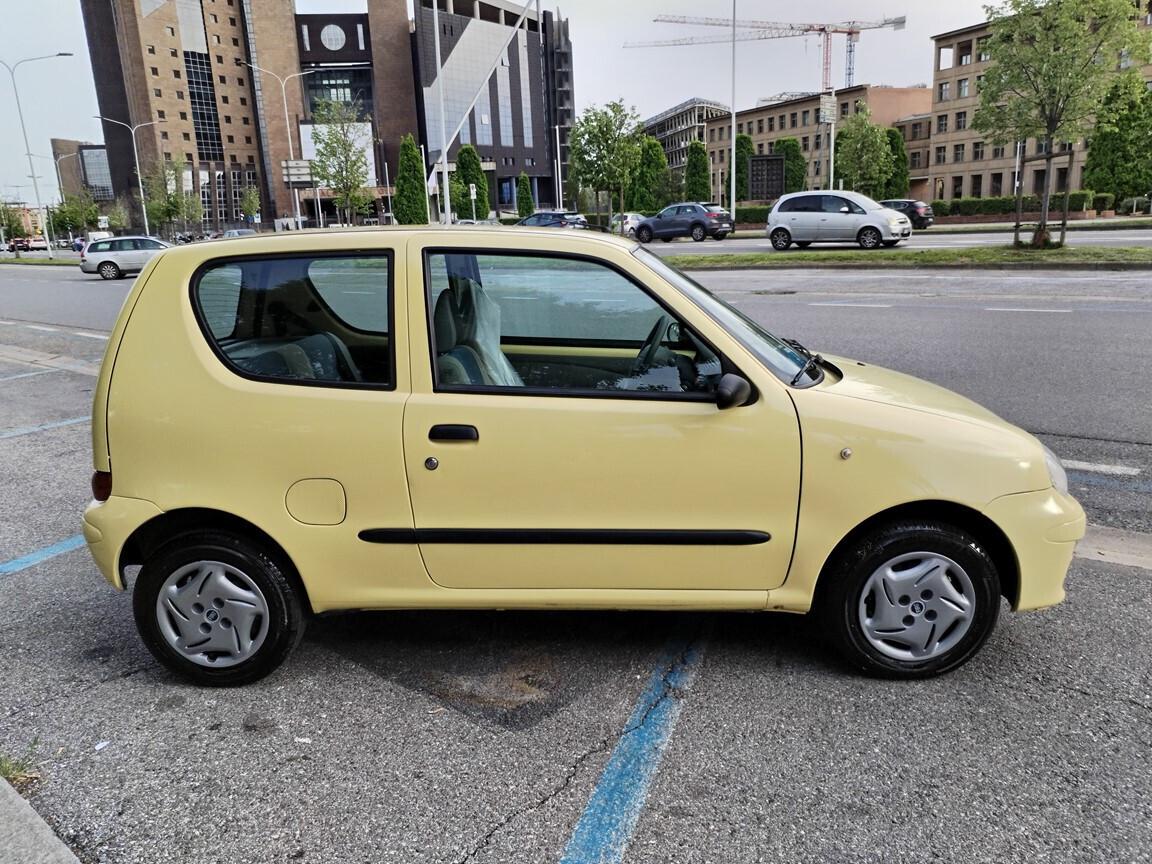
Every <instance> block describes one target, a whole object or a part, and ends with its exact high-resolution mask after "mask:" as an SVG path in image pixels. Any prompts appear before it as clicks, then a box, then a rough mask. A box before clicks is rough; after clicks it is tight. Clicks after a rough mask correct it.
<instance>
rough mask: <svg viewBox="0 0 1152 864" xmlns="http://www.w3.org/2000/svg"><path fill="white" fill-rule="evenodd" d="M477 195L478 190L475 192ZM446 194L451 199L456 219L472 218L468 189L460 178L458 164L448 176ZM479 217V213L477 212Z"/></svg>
mask: <svg viewBox="0 0 1152 864" xmlns="http://www.w3.org/2000/svg"><path fill="white" fill-rule="evenodd" d="M476 191H477V194H479V191H480V190H479V189H477V190H476ZM448 194H449V195H450V196H451V199H452V213H453V215H455V217H456V218H457V219H471V218H472V199H471V198H469V197H468V187H467V186H466V185H465V184H464V178H462V177H461V176H460V163H459V162H457V163H456V170H455V171H453V172H452V173H451V174H449V175H448ZM476 215H477V216H479V215H480V214H479V211H477V214H476Z"/></svg>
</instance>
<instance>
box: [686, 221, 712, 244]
mask: <svg viewBox="0 0 1152 864" xmlns="http://www.w3.org/2000/svg"><path fill="white" fill-rule="evenodd" d="M689 236H691V237H692V239H693V240H695V241H696V242H697V243H699V242H700V241H701V240H703V239H704V238H706V237H707V236H708V232H707V231H705V230H704V226H703V225H693V226H692V231H691V234H690V235H689Z"/></svg>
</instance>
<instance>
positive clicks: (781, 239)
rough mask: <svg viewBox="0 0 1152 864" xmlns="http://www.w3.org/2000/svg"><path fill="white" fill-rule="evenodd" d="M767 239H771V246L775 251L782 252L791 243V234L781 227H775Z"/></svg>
mask: <svg viewBox="0 0 1152 864" xmlns="http://www.w3.org/2000/svg"><path fill="white" fill-rule="evenodd" d="M768 239H769V240H771V241H772V248H773V249H775V250H776V251H777V252H783V251H785V250H786V249H787V248H788V247H789V246H791V245H792V235H791V234H789V233H788V232H787V231H785V230H784V229H783V228H777V229H776V230H775V231H773V232H772V233H771V235H769V237H768Z"/></svg>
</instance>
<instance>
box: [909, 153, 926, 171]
mask: <svg viewBox="0 0 1152 864" xmlns="http://www.w3.org/2000/svg"><path fill="white" fill-rule="evenodd" d="M923 155H924V154H923V152H922V151H920V150H913V151H912V152H911V153H909V154H908V167H909V168H920V167H922V166H921V164H920V162H921V157H923Z"/></svg>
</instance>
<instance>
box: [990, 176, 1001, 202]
mask: <svg viewBox="0 0 1152 864" xmlns="http://www.w3.org/2000/svg"><path fill="white" fill-rule="evenodd" d="M988 181H989V182H988V194H989V195H991V196H992V197H993V198H999V197H1000V196H1001V195H1003V194H1004V175H1003V174H1001V173H1000V172H999V171H997V172H996V173H995V174H993V175H991V176H990V177H989V178H988Z"/></svg>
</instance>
